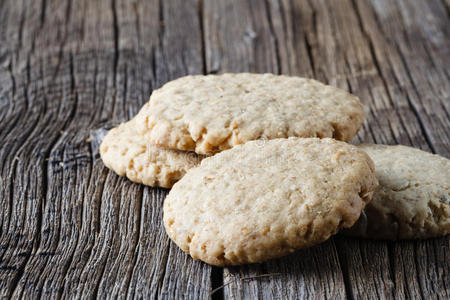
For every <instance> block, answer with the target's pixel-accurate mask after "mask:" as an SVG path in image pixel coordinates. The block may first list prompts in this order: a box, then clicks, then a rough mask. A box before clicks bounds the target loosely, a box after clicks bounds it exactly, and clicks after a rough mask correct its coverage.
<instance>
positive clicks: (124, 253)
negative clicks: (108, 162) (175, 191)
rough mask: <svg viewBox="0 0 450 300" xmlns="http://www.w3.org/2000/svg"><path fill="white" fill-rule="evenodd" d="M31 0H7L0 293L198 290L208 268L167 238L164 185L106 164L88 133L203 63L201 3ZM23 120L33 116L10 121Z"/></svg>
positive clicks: (196, 293) (203, 290) (205, 288)
mask: <svg viewBox="0 0 450 300" xmlns="http://www.w3.org/2000/svg"><path fill="white" fill-rule="evenodd" d="M33 3H34V5H35V7H32V6H28V5H27V3H23V5H18V6H15V5H14V4H13V3H8V4H7V5H8V7H6V10H2V12H3V11H6V12H8V11H12V12H13V13H11V14H9V13H5V14H6V15H8V16H11V18H8V19H7V20H8V27H7V30H6V33H3V34H4V35H2V40H3V39H4V40H8V41H9V40H10V41H11V44H8V46H10V48H8V49H7V51H10V52H11V53H8V60H9V61H12V62H11V63H10V64H11V67H9V66H8V70H7V71H8V73H3V72H2V77H1V78H2V82H5V83H7V85H5V86H9V90H8V92H10V93H11V91H12V86H13V85H14V82H12V78H13V77H11V76H9V75H10V73H11V74H14V76H16V77H17V79H16V80H18V81H19V83H20V89H21V90H20V92H17V95H16V96H15V99H14V101H10V102H8V103H7V104H6V105H8V106H9V107H10V108H9V110H7V112H8V114H6V115H5V116H4V117H2V121H4V122H5V123H2V126H5V127H2V128H6V129H7V130H8V131H10V132H7V131H6V130H5V131H4V130H3V129H2V131H1V132H2V134H5V138H6V140H7V141H8V138H9V139H10V140H11V142H8V143H6V147H4V148H2V151H1V155H3V156H4V157H3V158H4V161H6V162H7V164H6V165H3V166H2V169H3V170H4V171H5V172H7V173H5V174H6V176H4V175H2V180H3V178H5V179H7V180H8V182H7V183H6V184H2V199H1V201H2V204H5V205H4V206H3V207H5V208H6V209H7V211H11V213H3V214H2V219H1V220H2V232H1V233H2V235H1V240H2V243H1V245H2V248H1V251H2V257H1V258H2V260H1V266H2V272H1V275H0V276H1V282H0V287H1V294H2V295H11V294H14V296H16V297H36V296H46V297H55V296H61V295H63V296H66V297H67V296H69V297H85V296H96V295H98V296H100V297H103V296H106V295H108V296H114V295H117V296H125V295H129V296H136V297H137V296H139V295H140V296H145V295H150V294H152V295H158V294H159V295H164V296H168V297H175V298H176V297H178V296H179V295H188V296H190V297H193V298H199V297H201V298H203V297H205V296H206V295H208V294H209V293H210V290H211V288H210V287H211V285H210V270H211V268H210V267H209V266H207V265H205V264H201V263H198V262H194V261H192V260H191V259H188V257H187V256H186V255H185V254H184V253H182V252H181V251H180V250H179V249H178V248H177V247H174V246H173V245H171V244H170V243H169V239H168V238H167V236H166V235H165V233H164V230H163V228H162V226H161V208H162V202H163V199H164V197H165V194H166V193H165V192H163V191H161V190H158V189H150V188H144V187H142V186H140V185H136V184H133V183H131V182H128V181H127V180H125V179H123V178H118V177H117V176H116V175H114V174H113V173H112V172H109V171H107V169H106V168H105V167H104V166H103V164H102V163H101V161H100V160H99V156H98V152H97V150H96V149H93V146H92V145H91V143H90V142H89V140H88V139H89V135H90V133H91V132H92V130H95V129H96V128H99V127H107V126H110V125H111V124H117V123H118V122H121V121H124V120H127V119H129V118H130V117H131V116H133V115H134V114H135V113H136V112H137V111H138V109H139V108H140V107H141V106H142V104H143V103H144V102H145V101H147V99H148V96H149V95H150V93H151V89H152V88H154V87H158V86H160V85H162V84H163V83H164V82H166V81H167V80H170V79H173V78H176V77H178V76H181V75H184V74H188V73H201V72H202V68H203V57H202V42H201V40H202V33H201V26H200V21H199V15H198V3H197V2H196V1H176V2H175V1H172V2H170V3H163V1H161V2H158V1H153V2H152V3H141V2H139V3H135V4H132V3H129V2H125V1H117V3H116V2H115V1H94V2H92V1H80V2H77V3H72V2H71V1H67V2H60V1H45V3H44V2H33ZM29 7H31V8H34V9H35V11H39V12H40V14H38V15H39V18H36V14H34V15H33V16H31V15H28V14H29V13H30V11H29V10H28V9H29ZM160 9H162V11H160ZM48 12H51V14H49V13H48ZM140 14H142V15H140ZM16 15H19V16H23V21H22V22H19V23H18V22H15V19H14V18H13V17H14V16H16ZM149 17H150V18H149ZM173 17H175V18H173ZM160 18H162V19H161V20H160ZM164 19H166V20H164ZM180 20H185V21H186V24H187V25H186V26H184V27H179V26H178V22H179V21H180ZM17 31H19V32H17ZM21 31H23V33H21ZM12 37H14V38H16V40H17V42H14V39H13V38H12ZM24 38H25V39H24ZM130 42H131V43H130ZM183 49H184V50H183ZM175 50H176V51H175ZM178 51H181V52H182V53H183V55H182V56H180V55H178V54H179V52H178ZM14 59H15V60H14ZM9 68H10V69H11V71H9ZM2 71H3V69H2ZM28 73H29V74H28ZM27 76H30V78H27ZM30 83H31V86H29V84H30ZM2 95H4V94H2ZM21 107H22V108H21ZM29 111H30V112H35V113H27V112H29ZM2 112H3V111H2ZM36 112H37V113H36ZM25 117H26V118H25ZM12 121H13V122H12ZM20 122H24V123H27V124H28V127H25V128H18V127H17V126H9V127H7V125H9V124H10V123H15V124H19V123H20ZM21 136H23V137H21ZM11 137H14V138H11ZM20 137H21V140H22V142H21V143H16V142H17V141H19V139H18V138H20ZM20 149H23V152H20V151H19V152H18V150H20ZM33 152H38V153H40V155H38V156H36V159H30V158H32V157H30V156H29V153H33ZM20 153H23V154H22V157H20V156H18V155H19V154H20ZM9 156H12V157H11V158H9ZM14 157H17V159H14ZM9 163H11V166H10V165H9ZM22 165H23V166H22ZM33 170H34V171H33ZM31 180H33V181H31ZM22 181H23V182H24V183H23V184H22V183H21V182H22ZM36 181H37V182H36ZM23 194H29V195H27V196H26V197H25V196H22V195H23ZM34 194H36V195H35V196H33V195H34ZM31 197H32V198H31ZM146 218H149V219H150V220H153V221H152V222H149V221H148V220H147V219H146ZM19 233H20V234H19ZM168 261H169V262H170V263H169V264H168V265H167V263H168ZM180 266H183V267H180ZM3 269H4V270H5V271H3ZM166 269H167V270H166ZM149 272H150V273H149Z"/></svg>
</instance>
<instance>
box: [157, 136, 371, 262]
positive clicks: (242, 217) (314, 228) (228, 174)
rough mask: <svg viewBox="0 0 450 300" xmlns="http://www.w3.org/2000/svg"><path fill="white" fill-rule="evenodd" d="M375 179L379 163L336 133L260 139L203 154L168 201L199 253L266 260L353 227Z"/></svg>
mask: <svg viewBox="0 0 450 300" xmlns="http://www.w3.org/2000/svg"><path fill="white" fill-rule="evenodd" d="M376 185H377V180H376V178H375V175H374V169H373V163H372V161H371V160H370V158H369V157H368V156H367V154H366V153H364V152H363V151H360V150H359V149H358V148H357V147H356V146H353V145H349V144H346V143H343V142H339V141H336V140H333V139H328V138H326V139H318V138H304V139H302V138H289V139H274V140H268V141H264V140H258V141H252V142H248V143H246V144H244V145H240V146H236V147H234V148H233V149H231V150H227V151H223V152H221V153H219V154H216V155H215V156H212V157H210V158H206V159H204V160H203V161H202V162H201V164H200V165H199V166H198V167H196V168H193V169H191V170H189V172H187V173H186V175H185V176H184V177H183V178H182V179H181V180H180V181H179V182H177V183H176V184H175V185H174V186H173V188H172V190H171V191H170V192H169V195H168V196H167V198H166V199H165V202H164V226H165V229H166V232H167V234H168V235H169V237H170V238H171V239H172V240H173V241H174V242H175V243H176V244H177V245H178V246H179V247H180V248H181V249H182V250H183V251H185V252H187V253H189V254H190V255H191V256H192V257H193V258H195V259H200V260H202V261H205V262H207V263H209V264H213V265H218V266H225V265H237V264H245V263H255V262H262V261H265V260H268V259H271V258H275V257H279V256H283V255H287V254H289V253H291V252H294V251H295V250H297V249H301V248H304V247H309V246H312V245H315V244H318V243H320V242H323V241H325V240H326V239H328V238H329V237H330V236H331V235H333V234H334V233H336V232H337V231H338V230H339V229H340V228H343V227H350V226H352V225H353V223H354V222H355V221H356V220H357V219H358V218H359V215H360V213H361V211H362V210H363V208H364V206H365V205H366V203H367V202H368V201H370V199H371V197H372V193H373V191H374V190H375V186H376Z"/></svg>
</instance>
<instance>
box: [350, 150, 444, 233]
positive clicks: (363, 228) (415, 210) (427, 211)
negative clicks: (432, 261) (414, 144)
mask: <svg viewBox="0 0 450 300" xmlns="http://www.w3.org/2000/svg"><path fill="white" fill-rule="evenodd" d="M360 149H361V150H364V151H366V152H367V154H369V156H370V157H371V158H372V160H373V161H374V163H375V175H376V176H377V178H378V180H379V182H380V185H379V186H378V188H377V189H376V192H375V194H374V196H373V200H372V201H371V202H370V203H369V204H368V205H367V207H366V208H365V210H364V212H363V213H362V214H361V218H360V220H358V222H357V223H356V224H355V226H354V227H352V228H351V229H350V230H345V231H344V233H346V234H351V235H356V236H361V237H367V238H376V239H390V240H397V239H422V238H430V237H437V236H443V235H446V234H448V233H450V160H448V159H446V158H444V157H442V156H438V155H433V154H431V153H428V152H424V151H421V150H418V149H414V148H410V147H406V146H387V145H369V144H367V145H361V146H360Z"/></svg>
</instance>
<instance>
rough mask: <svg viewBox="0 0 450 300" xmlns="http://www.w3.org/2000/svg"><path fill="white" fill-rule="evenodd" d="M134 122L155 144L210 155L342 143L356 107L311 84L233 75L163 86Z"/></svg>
mask: <svg viewBox="0 0 450 300" xmlns="http://www.w3.org/2000/svg"><path fill="white" fill-rule="evenodd" d="M136 118H137V120H138V121H137V122H136V125H137V126H138V127H137V129H138V132H139V134H141V135H143V136H145V137H146V140H148V141H150V142H152V143H153V144H155V145H158V146H161V147H163V148H167V149H178V150H188V151H195V152H197V153H200V154H211V153H215V152H219V151H221V150H225V149H229V148H232V147H233V146H235V145H238V144H243V143H245V142H247V141H251V140H257V139H274V138H285V137H293V136H296V137H320V138H323V137H334V138H336V139H339V140H343V141H349V140H351V139H352V137H353V136H354V135H355V134H356V133H357V132H358V130H359V128H360V126H361V124H362V122H363V119H364V110H363V107H362V105H361V103H360V102H359V100H358V98H357V97H355V96H353V95H351V94H349V93H347V92H346V91H343V90H341V89H338V88H335V87H332V86H329V85H325V84H322V83H320V82H318V81H316V80H312V79H306V78H300V77H289V76H280V75H273V74H250V73H240V74H223V75H207V76H203V75H196V76H186V77H182V78H179V79H177V80H174V81H171V82H169V83H167V84H165V85H164V86H163V87H162V88H160V89H158V90H156V91H154V92H153V94H152V95H151V97H150V101H149V102H148V103H147V104H146V105H145V106H144V107H143V108H142V109H141V111H140V112H139V114H138V115H137V117H136Z"/></svg>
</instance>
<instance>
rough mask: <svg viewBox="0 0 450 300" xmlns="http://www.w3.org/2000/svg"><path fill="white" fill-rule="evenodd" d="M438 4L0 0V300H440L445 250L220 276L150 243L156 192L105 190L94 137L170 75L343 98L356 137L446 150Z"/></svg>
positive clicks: (395, 248)
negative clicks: (273, 80)
mask: <svg viewBox="0 0 450 300" xmlns="http://www.w3.org/2000/svg"><path fill="white" fill-rule="evenodd" d="M449 12H450V9H449V2H448V1H445V0H398V1H390V0H317V1H316V0H308V1H307V0H298V1H297V0H265V1H263V0H245V1H243V0H203V1H201V0H168V1H164V0H159V1H158V0H149V1H138V0H134V1H133V0H131V1H127V0H98V1H92V0H62V1H59V0H36V1H31V0H17V1H12V0H0V140H1V141H2V142H1V143H0V175H1V176H0V187H1V190H0V209H1V211H0V298H3V297H5V298H9V297H13V298H39V297H45V298H47V297H49V298H60V297H64V298H72V297H76V298H87V297H99V298H109V297H111V298H116V297H119V298H126V297H130V298H150V297H151V298H154V297H163V298H173V299H179V298H190V299H198V298H201V299H204V298H214V299H221V298H229V297H232V298H246V299H247V298H264V299H273V298H276V299H287V298H327V299H328V298H350V299H360V298H371V299H372V298H381V299H385V298H396V299H397V298H398V299H406V298H409V299H420V298H422V299H436V298H439V299H449V298H450V283H449V282H450V280H449V278H450V277H449V271H450V257H449V253H450V251H449V250H450V238H449V237H444V238H439V239H431V240H425V241H403V242H395V243H394V242H384V241H370V240H361V239H352V238H346V237H342V236H337V237H335V238H332V239H330V240H329V241H327V242H326V243H324V244H322V245H319V246H316V247H313V248H310V249H306V250H302V251H298V252H297V253H295V254H293V255H290V256H288V257H285V258H280V259H276V260H273V261H269V262H267V263H264V264H255V265H249V266H242V267H233V268H225V269H222V268H215V267H210V266H208V265H206V264H203V263H200V262H197V261H193V260H192V259H190V258H189V257H188V256H187V255H185V254H183V253H182V252H181V251H180V250H179V249H178V248H177V247H176V246H175V245H174V244H173V243H172V242H170V241H169V239H168V238H167V236H166V235H165V233H164V229H163V227H162V224H161V214H162V212H161V207H162V203H163V200H164V197H165V195H166V194H167V192H168V191H167V190H164V189H154V188H149V187H144V186H141V185H138V184H134V183H131V182H129V181H127V180H126V179H124V178H119V177H118V176H116V175H115V174H114V173H112V172H111V171H108V169H106V168H105V167H104V166H103V164H102V162H101V160H100V159H99V155H98V141H99V137H98V135H99V130H101V129H106V128H109V127H110V126H113V125H115V124H117V123H119V122H121V121H125V120H127V119H129V118H130V117H132V116H133V115H134V114H136V113H137V111H138V110H139V108H140V107H141V106H142V105H143V104H144V103H145V102H146V101H147V99H148V97H149V95H150V94H151V92H152V90H154V89H156V88H158V87H160V86H161V85H162V84H164V83H165V82H167V81H168V80H171V79H174V78H177V77H180V76H183V75H186V74H202V73H222V72H243V71H251V72H272V73H280V74H281V73H282V74H292V75H300V76H307V77H313V78H317V79H319V80H321V81H324V82H327V83H329V84H332V85H335V86H338V87H340V88H343V89H346V90H349V91H351V92H353V93H355V94H356V95H358V96H359V97H360V98H361V100H362V102H363V103H364V104H365V106H366V107H367V120H366V122H365V123H364V126H363V128H362V130H361V131H360V133H359V134H358V136H357V138H355V142H377V143H388V144H397V143H400V144H405V145H412V146H415V147H418V148H421V149H424V150H427V151H431V152H435V153H438V154H440V155H443V156H446V157H449V156H450V99H449V94H450V84H449V77H450V76H449V75H450V74H449V72H450V18H449Z"/></svg>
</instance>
